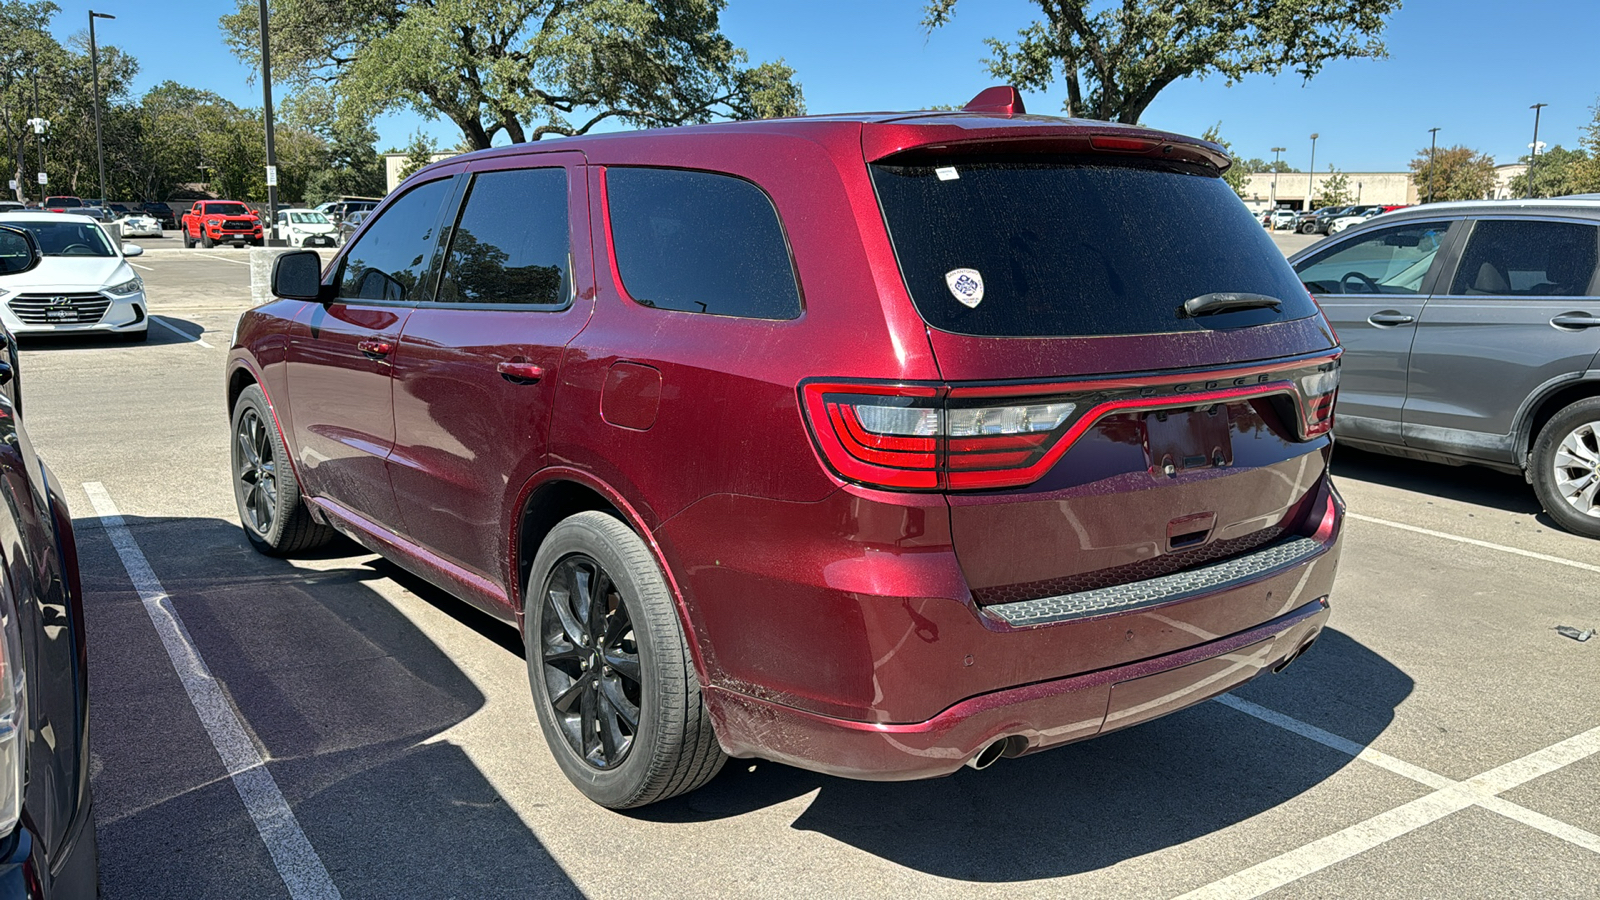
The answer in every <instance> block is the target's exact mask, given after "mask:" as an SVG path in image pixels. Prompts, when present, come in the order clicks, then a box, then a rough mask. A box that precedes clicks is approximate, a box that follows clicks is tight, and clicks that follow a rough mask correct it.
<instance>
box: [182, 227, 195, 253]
mask: <svg viewBox="0 0 1600 900" xmlns="http://www.w3.org/2000/svg"><path fill="white" fill-rule="evenodd" d="M183 249H185V250H193V249H194V238H192V237H190V236H189V231H188V229H184V232H183Z"/></svg>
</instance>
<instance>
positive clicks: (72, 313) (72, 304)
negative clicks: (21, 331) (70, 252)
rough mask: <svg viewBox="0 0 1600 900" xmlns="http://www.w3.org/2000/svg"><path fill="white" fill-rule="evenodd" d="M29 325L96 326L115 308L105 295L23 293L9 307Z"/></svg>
mask: <svg viewBox="0 0 1600 900" xmlns="http://www.w3.org/2000/svg"><path fill="white" fill-rule="evenodd" d="M9 305H10V306H11V311H12V312H13V313H15V314H16V316H17V318H19V319H21V320H22V321H23V322H25V323H27V324H29V325H93V324H94V323H96V322H98V321H100V318H101V317H102V316H104V315H105V314H106V310H108V309H110V308H111V298H110V297H107V296H105V295H104V294H20V295H18V296H17V297H16V298H15V299H13V300H12V301H11V303H10V304H9Z"/></svg>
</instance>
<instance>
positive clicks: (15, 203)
mask: <svg viewBox="0 0 1600 900" xmlns="http://www.w3.org/2000/svg"><path fill="white" fill-rule="evenodd" d="M27 208H28V204H26V203H23V202H22V201H20V200H0V212H15V211H16V210H19V209H27Z"/></svg>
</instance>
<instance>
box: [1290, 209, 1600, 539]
mask: <svg viewBox="0 0 1600 900" xmlns="http://www.w3.org/2000/svg"><path fill="white" fill-rule="evenodd" d="M1597 247H1600V200H1594V199H1556V200H1534V201H1509V202H1508V201H1494V202H1476V203H1430V204H1428V205H1426V206H1420V207H1412V208H1409V209H1404V210H1400V211H1397V212H1393V213H1389V214H1387V215H1384V216H1383V217H1382V218H1380V219H1375V220H1373V221H1370V222H1368V223H1366V224H1364V225H1361V226H1358V227H1355V228H1352V229H1351V230H1349V231H1347V232H1345V233H1344V234H1341V235H1339V237H1338V239H1337V240H1333V241H1330V242H1327V243H1323V244H1318V245H1316V246H1315V247H1312V248H1309V249H1308V250H1304V251H1301V252H1300V253H1299V254H1296V255H1295V256H1293V257H1291V262H1292V263H1293V265H1294V267H1295V269H1296V271H1297V272H1298V273H1299V275H1300V278H1301V279H1302V280H1303V281H1304V282H1305V284H1306V287H1307V288H1308V289H1309V290H1310V291H1311V292H1312V293H1313V294H1315V295H1316V297H1317V300H1318V302H1320V303H1321V304H1322V307H1323V309H1325V310H1326V311H1327V314H1328V317H1329V318H1330V319H1331V320H1332V322H1333V324H1334V326H1335V327H1336V328H1337V329H1338V332H1339V336H1340V338H1341V339H1342V341H1343V342H1344V345H1345V351H1346V355H1345V363H1344V377H1343V384H1342V389H1341V392H1340V395H1339V417H1338V424H1337V427H1336V430H1337V433H1338V435H1339V438H1340V439H1341V440H1343V441H1345V442H1347V443H1349V444H1350V445H1352V446H1358V447H1362V448H1364V449H1368V450H1375V451H1378V452H1381V453H1391V454H1395V455H1399V456H1407V457H1411V458H1414V459H1423V460H1429V461H1434V462H1442V463H1448V464H1452V465H1461V464H1465V463H1472V464H1476V465H1481V466H1487V467H1489V468H1492V469H1498V470H1501V471H1506V472H1514V473H1520V474H1522V475H1525V476H1526V477H1527V479H1528V480H1529V482H1531V483H1532V485H1533V490H1534V493H1535V494H1537V495H1538V497H1539V502H1540V503H1541V504H1542V505H1543V506H1544V508H1545V511H1546V512H1548V513H1549V514H1550V517H1551V518H1552V519H1553V520H1555V521H1556V522H1557V523H1558V524H1560V525H1561V527H1563V528H1566V529H1567V530H1569V531H1572V532H1575V533H1577V534H1583V535H1587V536H1589V537H1600V502H1597V497H1596V491H1597V489H1600V327H1596V326H1600V283H1597V277H1600V276H1597V268H1600V267H1597V265H1596V261H1597Z"/></svg>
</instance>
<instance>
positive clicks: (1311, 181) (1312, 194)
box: [1306, 131, 1319, 212]
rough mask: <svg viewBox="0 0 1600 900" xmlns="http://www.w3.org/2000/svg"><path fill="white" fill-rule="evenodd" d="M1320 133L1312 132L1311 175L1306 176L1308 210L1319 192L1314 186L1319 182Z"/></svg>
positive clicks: (1308, 210)
mask: <svg viewBox="0 0 1600 900" xmlns="http://www.w3.org/2000/svg"><path fill="white" fill-rule="evenodd" d="M1318 137H1319V135H1318V134H1317V133H1316V132H1315V131H1313V132H1311V175H1310V177H1308V178H1306V211H1307V212H1310V211H1311V201H1312V200H1314V199H1316V196H1317V192H1316V190H1315V188H1314V186H1315V185H1316V183H1317V138H1318Z"/></svg>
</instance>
